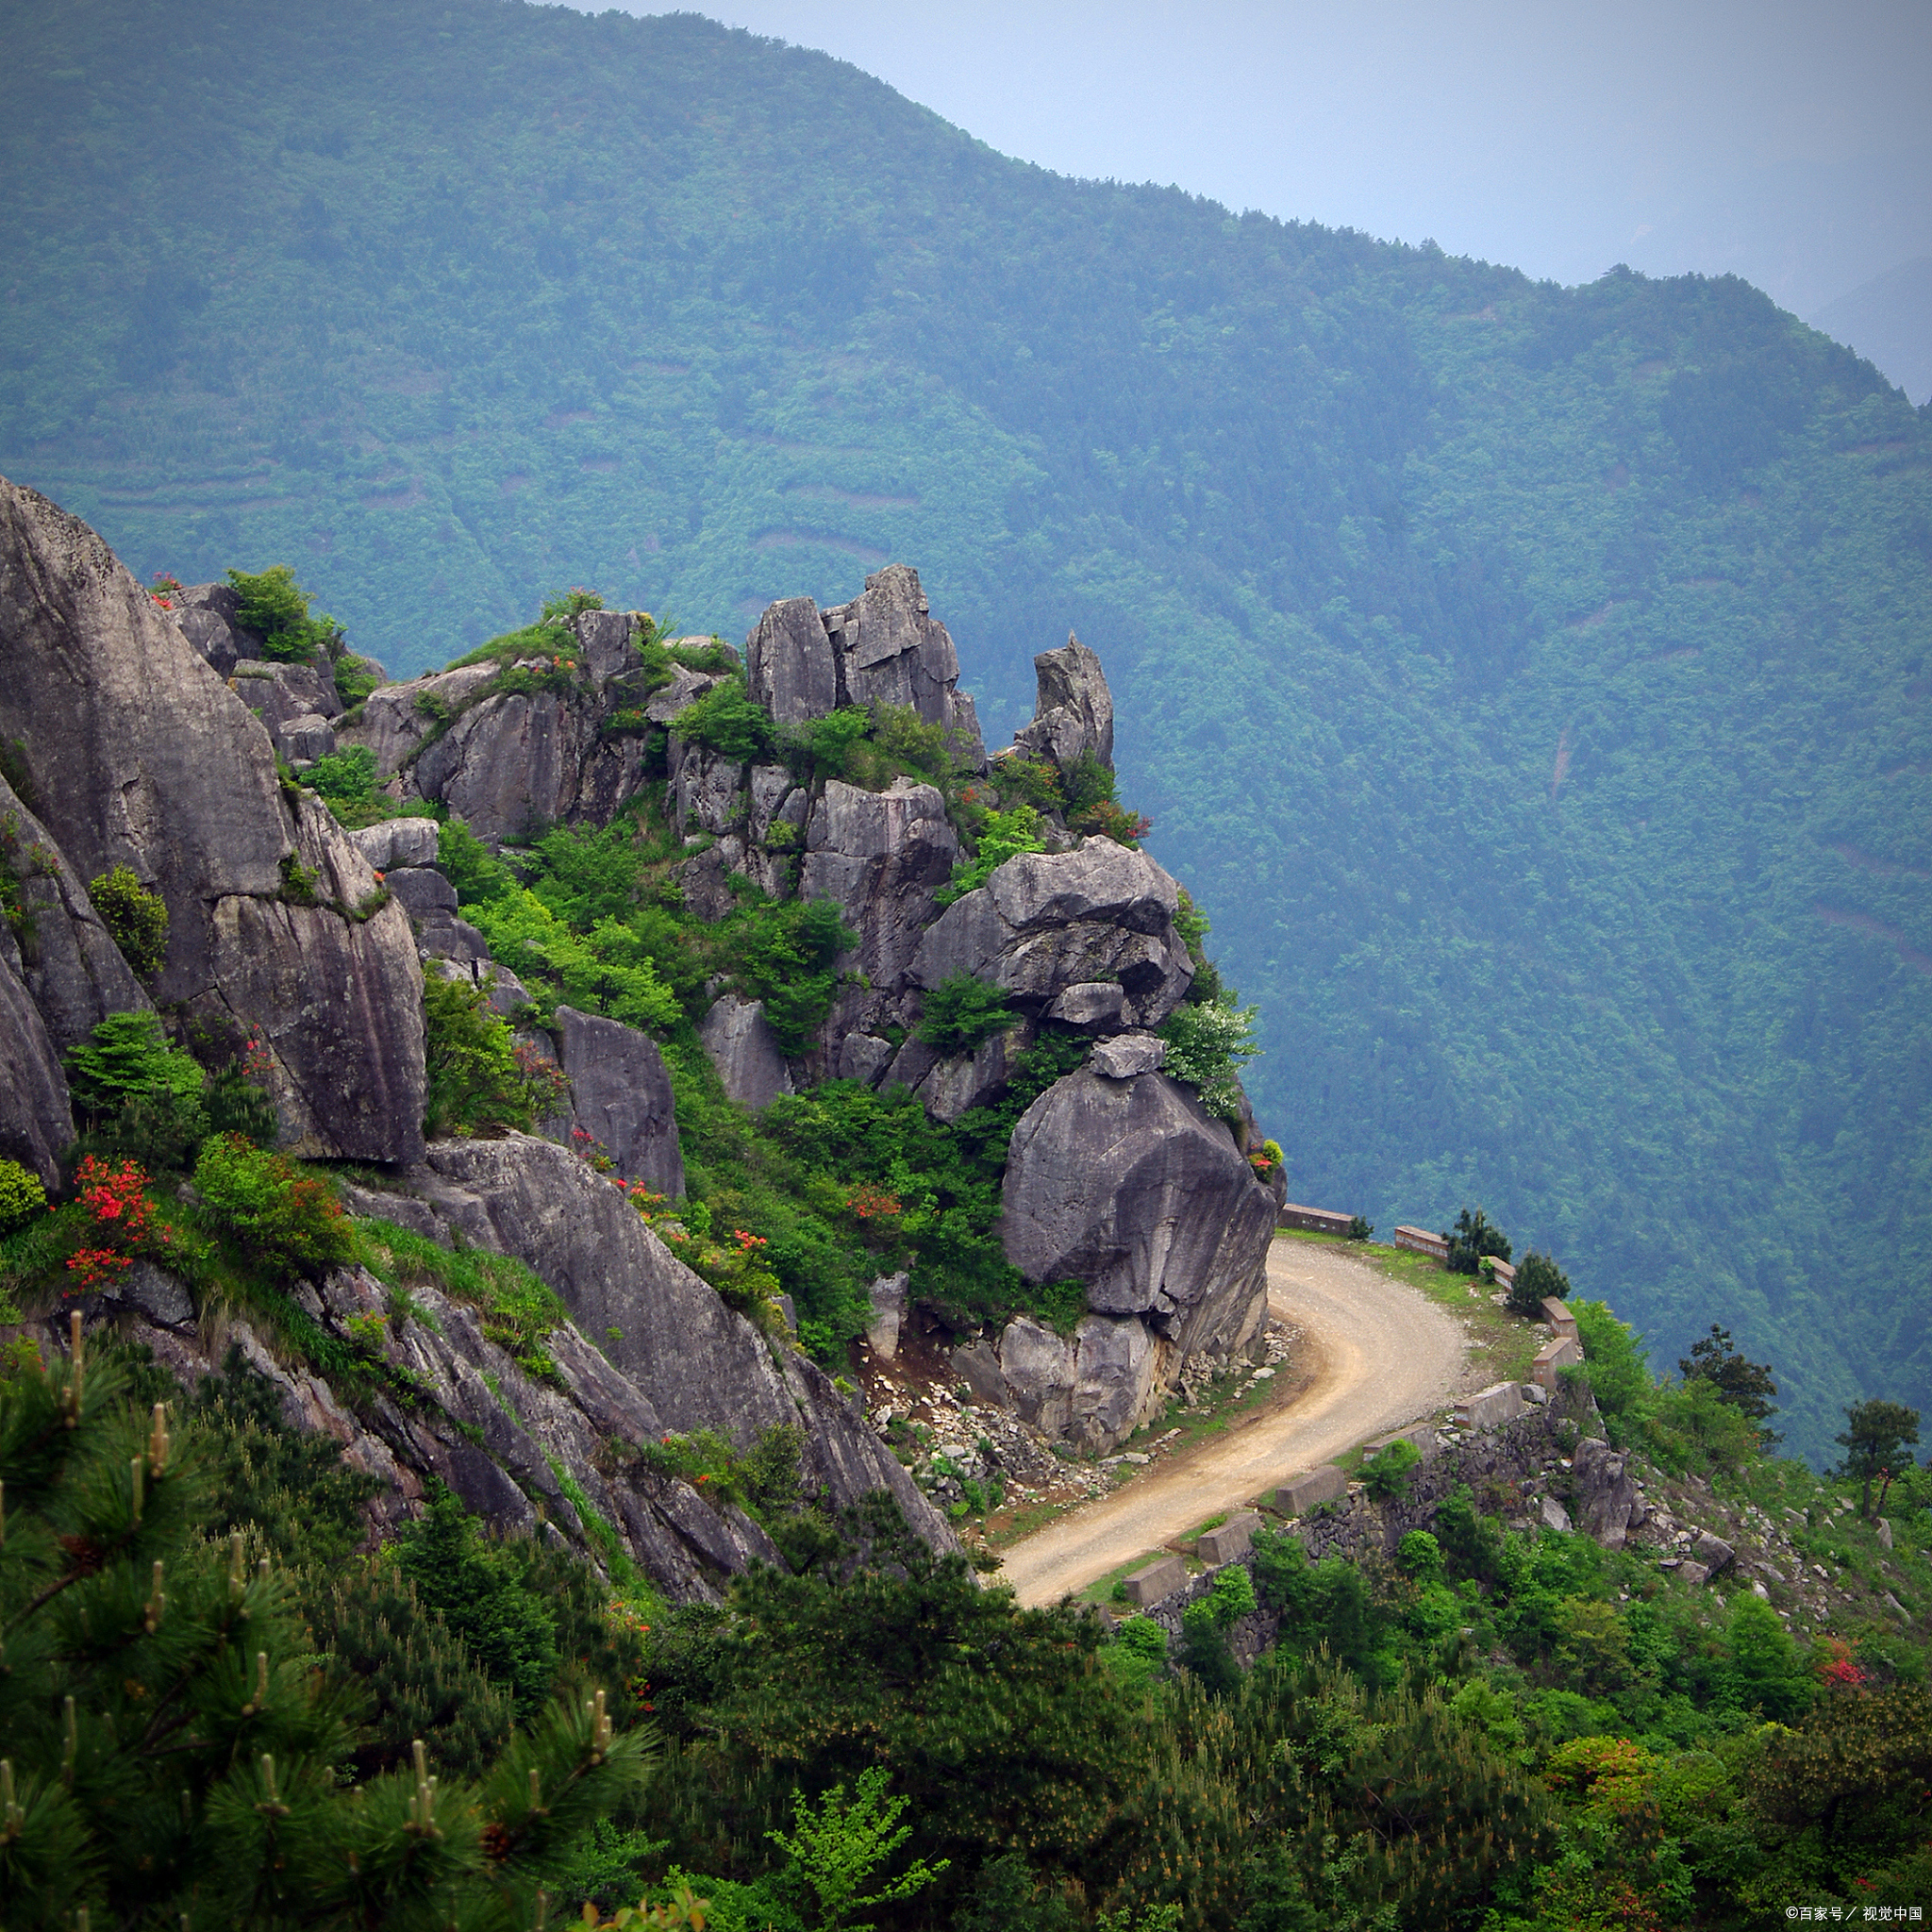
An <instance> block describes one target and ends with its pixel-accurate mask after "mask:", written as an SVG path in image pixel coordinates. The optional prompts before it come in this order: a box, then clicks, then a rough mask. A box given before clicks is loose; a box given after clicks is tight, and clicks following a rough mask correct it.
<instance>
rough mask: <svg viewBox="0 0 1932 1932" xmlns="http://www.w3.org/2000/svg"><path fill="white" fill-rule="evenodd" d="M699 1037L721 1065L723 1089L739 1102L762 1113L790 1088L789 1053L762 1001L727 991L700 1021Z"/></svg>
mask: <svg viewBox="0 0 1932 1932" xmlns="http://www.w3.org/2000/svg"><path fill="white" fill-rule="evenodd" d="M698 1039H699V1040H700V1041H702V1042H703V1043H704V1049H705V1051H706V1053H707V1054H708V1055H709V1056H710V1059H711V1064H712V1065H713V1066H714V1067H716V1068H717V1070H718V1077H719V1079H720V1080H722V1081H723V1082H724V1091H725V1092H726V1093H728V1094H729V1095H730V1096H731V1098H732V1099H733V1100H735V1101H737V1102H738V1104H739V1105H740V1106H741V1107H748V1108H751V1110H752V1111H753V1112H754V1113H761V1112H763V1110H764V1109H765V1108H768V1107H770V1106H771V1104H772V1103H773V1101H774V1100H776V1099H777V1097H778V1096H779V1094H781V1093H790V1092H791V1074H790V1072H789V1071H788V1070H787V1068H786V1065H785V1055H784V1053H783V1051H782V1050H781V1049H780V1047H779V1045H778V1036H777V1035H776V1034H775V1033H774V1032H773V1030H772V1023H771V1022H770V1021H769V1020H767V1019H766V1018H765V1004H764V1002H763V1001H762V1000H747V999H741V997H740V996H739V995H738V994H737V993H735V992H727V993H725V994H724V996H723V998H721V999H719V1000H717V1001H715V1002H714V1003H713V1004H712V1006H711V1009H710V1010H709V1011H708V1013H707V1014H706V1015H705V1017H704V1019H703V1021H702V1022H701V1023H700V1024H699V1026H698Z"/></svg>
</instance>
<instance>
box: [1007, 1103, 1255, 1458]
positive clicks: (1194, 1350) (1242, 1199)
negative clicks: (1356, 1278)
mask: <svg viewBox="0 0 1932 1932" xmlns="http://www.w3.org/2000/svg"><path fill="white" fill-rule="evenodd" d="M1002 1199H1003V1202H1004V1205H1005V1209H1006V1213H1005V1219H1004V1221H1003V1223H1002V1228H1001V1240H1002V1242H1003V1245H1004V1246H1005V1249H1006V1253H1007V1258H1008V1260H1009V1261H1011V1262H1012V1263H1013V1265H1014V1266H1015V1267H1016V1268H1018V1269H1019V1270H1020V1272H1021V1273H1022V1274H1024V1276H1025V1277H1026V1278H1027V1280H1029V1281H1032V1282H1048V1281H1065V1280H1077V1281H1080V1282H1082V1283H1084V1284H1085V1286H1086V1291H1087V1304H1088V1307H1090V1308H1091V1309H1092V1310H1093V1315H1092V1316H1091V1317H1090V1318H1089V1320H1088V1322H1087V1323H1083V1324H1081V1330H1080V1334H1079V1337H1078V1339H1077V1341H1076V1343H1075V1347H1074V1355H1073V1358H1071V1359H1067V1360H1061V1359H1059V1358H1058V1357H1055V1356H1054V1354H1053V1351H1052V1350H1051V1349H1050V1348H1049V1346H1048V1344H1047V1343H1046V1341H1044V1340H1043V1339H1042V1334H1041V1333H1040V1332H1036V1331H1035V1330H1034V1329H1033V1328H1024V1327H1021V1326H1019V1324H1013V1325H1011V1326H1009V1328H1008V1334H1007V1335H1006V1336H1003V1337H1002V1339H1001V1346H1000V1359H1001V1362H1002V1366H1003V1369H1005V1365H1006V1360H1007V1350H1008V1346H1009V1345H1011V1346H1014V1347H1017V1348H1018V1349H1019V1351H1020V1357H1019V1360H1018V1363H1017V1364H1016V1367H1015V1368H1014V1369H1008V1370H1006V1373H1007V1374H1008V1382H1009V1383H1011V1384H1012V1385H1013V1386H1014V1388H1015V1390H1016V1391H1019V1390H1021V1389H1024V1390H1026V1391H1030V1392H1029V1393H1028V1394H1027V1395H1026V1396H1025V1398H1024V1399H1025V1400H1026V1401H1028V1402H1033V1403H1035V1404H1037V1405H1038V1406H1039V1407H1041V1411H1042V1412H1047V1411H1048V1410H1049V1409H1052V1410H1053V1412H1055V1413H1058V1407H1056V1406H1057V1405H1060V1404H1064V1405H1065V1413H1066V1414H1067V1416H1068V1418H1069V1426H1076V1427H1077V1428H1078V1430H1079V1432H1080V1433H1081V1435H1082V1437H1083V1440H1086V1441H1090V1442H1092V1443H1095V1444H1099V1445H1103V1446H1111V1444H1112V1442H1114V1441H1119V1440H1120V1439H1121V1437H1123V1436H1124V1435H1125V1434H1127V1433H1128V1431H1129V1430H1130V1429H1131V1428H1132V1427H1134V1426H1135V1424H1137V1423H1138V1421H1139V1420H1140V1419H1141V1415H1142V1413H1143V1411H1144V1407H1145V1404H1146V1401H1147V1399H1148V1392H1149V1391H1150V1390H1151V1389H1152V1388H1154V1387H1155V1386H1157V1385H1158V1386H1160V1387H1162V1388H1165V1387H1167V1386H1171V1379H1172V1377H1173V1376H1174V1375H1176V1374H1178V1373H1179V1369H1180V1365H1181V1363H1182V1362H1183V1361H1184V1360H1188V1359H1193V1360H1197V1361H1200V1360H1205V1361H1207V1362H1209V1363H1214V1364H1217V1365H1225V1364H1227V1363H1229V1362H1231V1361H1232V1360H1233V1359H1234V1358H1235V1357H1236V1356H1237V1355H1238V1354H1240V1353H1241V1351H1242V1350H1244V1349H1246V1348H1247V1347H1248V1346H1249V1345H1250V1344H1252V1343H1253V1341H1255V1339H1256V1337H1257V1335H1258V1334H1259V1332H1260V1328H1261V1324H1262V1321H1263V1318H1264V1315H1265V1312H1266V1307H1267V1288H1266V1280H1265V1267H1266V1257H1267V1251H1268V1243H1269V1241H1270V1240H1271V1239H1272V1236H1273V1232H1274V1197H1273V1195H1272V1194H1270V1193H1269V1191H1267V1189H1265V1188H1264V1187H1262V1186H1261V1185H1260V1183H1259V1182H1257V1180H1256V1178H1255V1176H1254V1172H1253V1170H1252V1169H1251V1168H1250V1167H1249V1165H1248V1163H1247V1162H1246V1161H1245V1160H1244V1159H1243V1158H1241V1155H1240V1153H1239V1152H1238V1151H1237V1150H1236V1148H1235V1145H1234V1141H1233V1139H1232V1137H1231V1136H1230V1134H1229V1133H1228V1131H1227V1128H1226V1127H1225V1125H1224V1124H1223V1123H1221V1122H1220V1121H1217V1120H1215V1119H1214V1118H1213V1117H1212V1116H1210V1115H1209V1114H1208V1113H1207V1112H1206V1111H1205V1110H1204V1109H1203V1108H1202V1107H1201V1104H1200V1102H1199V1101H1198V1100H1196V1099H1195V1098H1194V1097H1193V1096H1192V1095H1191V1093H1189V1092H1188V1091H1186V1090H1185V1089H1183V1088H1182V1087H1180V1086H1179V1085H1177V1084H1176V1083H1175V1082H1174V1081H1173V1080H1170V1079H1169V1078H1167V1076H1166V1075H1165V1074H1159V1073H1154V1072H1147V1073H1138V1074H1128V1075H1126V1076H1125V1077H1124V1078H1120V1077H1108V1076H1107V1075H1104V1074H1099V1073H1096V1072H1094V1071H1093V1070H1092V1069H1091V1068H1086V1067H1083V1068H1081V1069H1080V1070H1079V1071H1077V1072H1075V1073H1073V1074H1067V1075H1066V1076H1065V1077H1064V1078H1063V1079H1060V1080H1058V1081H1057V1082H1056V1083H1055V1084H1054V1085H1053V1086H1052V1087H1050V1088H1049V1089H1048V1090H1047V1091H1045V1092H1044V1093H1043V1094H1041V1097H1040V1098H1039V1099H1038V1100H1036V1101H1035V1102H1034V1103H1033V1105H1032V1106H1031V1107H1030V1108H1027V1110H1026V1112H1025V1113H1024V1115H1023V1116H1022V1117H1021V1120H1020V1124H1019V1125H1018V1126H1017V1127H1016V1128H1015V1129H1014V1130H1013V1138H1012V1141H1011V1144H1010V1146H1009V1148H1008V1156H1007V1174H1006V1180H1005V1183H1004V1187H1003V1191H1002ZM1102 1317H1112V1318H1124V1317H1134V1318H1137V1319H1136V1320H1134V1321H1133V1322H1131V1323H1127V1324H1123V1323H1122V1322H1120V1321H1118V1320H1116V1321H1113V1322H1111V1323H1108V1324H1104V1325H1101V1324H1098V1321H1097V1318H1102ZM1130 1329H1137V1330H1139V1331H1140V1333H1141V1336H1142V1337H1144V1338H1145V1339H1146V1347H1145V1349H1144V1350H1143V1349H1142V1347H1141V1342H1140V1341H1138V1340H1137V1339H1136V1337H1135V1336H1134V1334H1132V1333H1130V1332H1129V1331H1130ZM1157 1341H1158V1343H1159V1344H1160V1347H1159V1348H1158V1350H1157V1349H1156V1347H1155V1344H1156V1342H1157ZM1016 1399H1017V1397H1016Z"/></svg>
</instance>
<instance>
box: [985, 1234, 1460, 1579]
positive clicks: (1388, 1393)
mask: <svg viewBox="0 0 1932 1932" xmlns="http://www.w3.org/2000/svg"><path fill="white" fill-rule="evenodd" d="M1268 1306H1269V1312H1270V1313H1271V1314H1272V1315H1273V1316H1274V1317H1275V1318H1276V1319H1277V1320H1280V1321H1284V1322H1289V1323H1292V1324H1294V1326H1295V1327H1297V1328H1299V1329H1300V1330H1301V1333H1302V1340H1301V1342H1300V1344H1299V1349H1298V1353H1299V1354H1300V1355H1301V1357H1302V1358H1303V1360H1304V1361H1305V1362H1307V1360H1308V1359H1309V1358H1310V1357H1313V1358H1314V1359H1315V1360H1316V1363H1317V1366H1316V1368H1315V1374H1314V1379H1313V1381H1312V1382H1311V1383H1310V1384H1309V1385H1308V1386H1307V1388H1306V1389H1305V1390H1304V1391H1302V1392H1301V1393H1300V1394H1299V1395H1297V1396H1296V1397H1295V1398H1294V1399H1293V1400H1292V1401H1290V1402H1285V1403H1283V1404H1281V1405H1280V1406H1278V1407H1268V1408H1262V1409H1259V1410H1257V1411H1255V1412H1254V1413H1253V1416H1252V1419H1251V1420H1247V1421H1244V1422H1243V1423H1241V1424H1238V1425H1237V1426H1235V1427H1234V1428H1233V1429H1231V1430H1230V1431H1229V1432H1228V1433H1227V1434H1225V1435H1222V1436H1215V1437H1211V1438H1209V1439H1208V1441H1205V1442H1202V1443H1199V1444H1197V1445H1196V1446H1195V1447H1193V1448H1191V1449H1190V1450H1188V1451H1186V1452H1185V1453H1184V1454H1182V1455H1180V1456H1177V1457H1174V1460H1173V1461H1172V1462H1168V1463H1164V1464H1162V1465H1161V1466H1160V1467H1159V1468H1158V1470H1151V1471H1149V1472H1148V1473H1147V1474H1145V1475H1142V1476H1140V1477H1138V1478H1137V1479H1136V1480H1134V1481H1133V1482H1131V1483H1129V1484H1128V1485H1127V1486H1126V1487H1125V1488H1124V1489H1123V1490H1122V1491H1119V1492H1118V1493H1117V1494H1115V1495H1112V1496H1107V1497H1104V1498H1102V1499H1101V1500H1100V1501H1099V1502H1097V1503H1091V1504H1087V1505H1085V1506H1084V1507H1081V1508H1078V1509H1075V1510H1074V1511H1073V1512H1072V1513H1071V1514H1069V1515H1066V1516H1063V1517H1061V1518H1060V1519H1059V1521H1058V1522H1057V1523H1054V1524H1050V1525H1049V1526H1048V1527H1047V1528H1045V1529H1043V1530H1041V1532H1040V1533H1039V1535H1038V1536H1030V1537H1028V1538H1027V1539H1026V1540H1025V1541H1024V1542H1019V1543H1015V1544H1014V1545H1013V1546H1012V1548H1011V1549H1009V1550H1008V1552H1007V1553H1006V1558H1005V1561H1004V1563H1003V1564H1002V1567H1001V1569H1000V1571H999V1573H998V1580H999V1581H1000V1582H1003V1583H1009V1584H1011V1585H1012V1586H1013V1588H1014V1590H1015V1591H1017V1592H1018V1593H1019V1598H1020V1601H1021V1602H1022V1603H1023V1604H1048V1603H1053V1602H1055V1601H1056V1600H1057V1599H1058V1598H1059V1597H1061V1596H1063V1595H1065V1594H1066V1593H1067V1592H1068V1591H1078V1590H1084V1589H1085V1588H1086V1587H1087V1585H1088V1584H1090V1583H1091V1582H1093V1581H1094V1580H1095V1579H1096V1578H1098V1577H1102V1576H1105V1575H1106V1574H1107V1573H1108V1571H1109V1570H1113V1569H1116V1568H1118V1567H1119V1566H1120V1565H1121V1564H1122V1563H1124V1562H1126V1561H1127V1560H1128V1559H1129V1558H1130V1557H1136V1556H1139V1555H1140V1554H1141V1552H1142V1551H1144V1550H1152V1549H1154V1548H1156V1547H1158V1545H1159V1544H1161V1543H1164V1542H1166V1541H1169V1540H1170V1539H1172V1538H1174V1537H1177V1536H1180V1535H1181V1534H1182V1533H1183V1532H1185V1531H1186V1530H1189V1529H1191V1528H1192V1527H1193V1525H1194V1524H1197V1523H1199V1522H1201V1521H1202V1519H1203V1518H1205V1517H1208V1516H1211V1515H1213V1514H1214V1513H1215V1511H1216V1510H1219V1509H1227V1508H1234V1507H1241V1506H1244V1505H1246V1504H1249V1503H1252V1502H1253V1501H1254V1500H1255V1499H1256V1498H1257V1496H1259V1495H1261V1494H1262V1492H1263V1491H1266V1490H1268V1489H1270V1488H1272V1487H1273V1486H1274V1484H1275V1483H1277V1482H1279V1481H1280V1480H1281V1479H1282V1477H1283V1476H1285V1475H1287V1474H1289V1473H1290V1472H1291V1471H1292V1470H1297V1469H1306V1468H1310V1467H1312V1466H1313V1465H1314V1464H1316V1463H1318V1462H1325V1461H1327V1460H1328V1458H1329V1457H1333V1456H1339V1455H1340V1454H1341V1452H1342V1451H1343V1450H1345V1449H1350V1448H1353V1447H1354V1445H1355V1444H1356V1443H1357V1442H1360V1441H1364V1440H1366V1439H1367V1438H1369V1437H1371V1436H1375V1435H1379V1434H1380V1433H1381V1432H1382V1431H1384V1430H1385V1429H1394V1428H1400V1427H1402V1425H1403V1424H1406V1423H1411V1422H1414V1421H1415V1420H1416V1419H1417V1418H1418V1417H1420V1416H1424V1415H1426V1414H1428V1413H1429V1412H1430V1411H1431V1410H1432V1409H1435V1408H1437V1407H1440V1406H1441V1404H1442V1403H1443V1402H1445V1401H1447V1400H1448V1398H1449V1395H1450V1393H1451V1391H1453V1390H1454V1388H1455V1386H1456V1381H1457V1374H1458V1372H1459V1370H1460V1368H1461V1365H1462V1354H1463V1337H1462V1333H1461V1330H1460V1329H1459V1328H1458V1326H1457V1324H1456V1323H1455V1322H1453V1321H1452V1320H1451V1319H1450V1318H1449V1317H1448V1316H1447V1315H1445V1314H1444V1313H1443V1312H1442V1311H1441V1309H1440V1308H1438V1307H1435V1306H1434V1305H1433V1304H1432V1303H1431V1302H1429V1301H1428V1300H1426V1299H1425V1298H1424V1296H1422V1295H1420V1294H1418V1293H1417V1292H1416V1291H1414V1290H1413V1289H1410V1288H1405V1287H1403V1286H1402V1285H1401V1284H1400V1283H1398V1282H1394V1281H1391V1280H1390V1279H1389V1278H1388V1277H1387V1276H1386V1275H1384V1274H1378V1273H1376V1271H1375V1270H1374V1269H1373V1268H1370V1267H1367V1266H1365V1265H1364V1264H1363V1263H1361V1262H1359V1261H1356V1260H1351V1259H1350V1258H1349V1257H1347V1256H1346V1255H1342V1254H1339V1253H1337V1252H1336V1251H1335V1250H1334V1249H1333V1248H1325V1247H1315V1246H1313V1245H1312V1244H1308V1243H1304V1242H1301V1241H1275V1242H1274V1245H1273V1246H1272V1247H1271V1248H1270V1250H1269V1254H1268Z"/></svg>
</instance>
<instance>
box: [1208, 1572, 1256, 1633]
mask: <svg viewBox="0 0 1932 1932" xmlns="http://www.w3.org/2000/svg"><path fill="white" fill-rule="evenodd" d="M1205 1601H1206V1602H1207V1603H1208V1606H1209V1607H1211V1608H1212V1610H1213V1612H1214V1621H1215V1623H1217V1624H1219V1625H1220V1626H1221V1627H1222V1629H1224V1630H1232V1629H1233V1628H1234V1626H1235V1625H1236V1624H1239V1623H1240V1622H1241V1619H1242V1618H1243V1617H1245V1616H1246V1615H1247V1614H1248V1613H1249V1612H1250V1611H1251V1610H1252V1609H1253V1608H1254V1607H1255V1579H1254V1578H1253V1577H1252V1576H1250V1575H1249V1574H1248V1572H1247V1568H1246V1566H1245V1565H1244V1564H1241V1563H1228V1564H1225V1565H1224V1566H1223V1567H1222V1568H1221V1569H1220V1570H1218V1571H1216V1572H1215V1574H1214V1582H1213V1585H1212V1586H1211V1587H1210V1589H1209V1590H1208V1595H1207V1598H1206V1599H1205Z"/></svg>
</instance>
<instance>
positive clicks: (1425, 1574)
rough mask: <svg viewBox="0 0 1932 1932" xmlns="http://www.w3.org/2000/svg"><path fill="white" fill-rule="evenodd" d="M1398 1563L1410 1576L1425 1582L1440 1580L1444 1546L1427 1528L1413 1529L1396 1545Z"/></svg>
mask: <svg viewBox="0 0 1932 1932" xmlns="http://www.w3.org/2000/svg"><path fill="white" fill-rule="evenodd" d="M1395 1560H1396V1563H1397V1564H1398V1565H1399V1566H1400V1567H1401V1568H1402V1569H1403V1570H1404V1571H1406V1572H1407V1574H1409V1575H1410V1576H1413V1577H1416V1578H1418V1579H1420V1580H1422V1581H1424V1582H1434V1581H1438V1580H1440V1578H1441V1574H1442V1546H1441V1543H1439V1542H1438V1541H1436V1539H1435V1538H1434V1537H1432V1536H1431V1535H1430V1534H1429V1533H1428V1531H1427V1530H1425V1529H1412V1530H1410V1531H1409V1532H1408V1534H1407V1536H1405V1537H1404V1538H1403V1539H1402V1541H1400V1542H1399V1543H1397V1544H1396V1546H1395Z"/></svg>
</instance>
